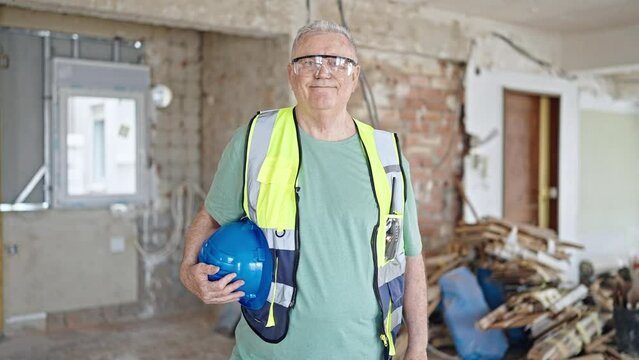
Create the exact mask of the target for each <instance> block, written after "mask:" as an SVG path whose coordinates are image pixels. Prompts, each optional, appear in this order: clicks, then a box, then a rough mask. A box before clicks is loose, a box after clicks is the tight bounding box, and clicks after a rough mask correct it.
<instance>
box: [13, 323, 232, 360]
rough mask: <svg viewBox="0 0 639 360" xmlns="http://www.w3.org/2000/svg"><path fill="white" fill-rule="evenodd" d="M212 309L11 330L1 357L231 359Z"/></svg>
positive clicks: (36, 359) (18, 359)
mask: <svg viewBox="0 0 639 360" xmlns="http://www.w3.org/2000/svg"><path fill="white" fill-rule="evenodd" d="M213 323H214V317H213V315H210V314H189V315H183V316H175V317H167V318H162V319H152V320H147V321H140V322H132V323H123V324H104V325H100V326H95V327H90V328H84V329H81V330H73V331H68V330H67V331H56V332H50V333H44V332H35V333H34V332H31V333H29V334H23V335H13V336H12V335H8V336H7V337H6V338H5V339H4V340H2V341H1V342H0V359H3V360H40V359H47V360H72V359H88V360H146V359H194V360H198V359H207V360H227V359H228V358H229V356H230V354H231V351H232V349H233V345H234V343H235V341H234V340H233V339H230V338H227V337H224V336H222V335H218V334H216V333H214V332H213V331H212V324H213Z"/></svg>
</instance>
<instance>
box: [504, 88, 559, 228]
mask: <svg viewBox="0 0 639 360" xmlns="http://www.w3.org/2000/svg"><path fill="white" fill-rule="evenodd" d="M558 123H559V99H558V98H549V97H545V96H540V95H537V94H527V93H523V92H517V91H512V90H505V91H504V204H503V205H504V217H505V218H506V219H509V220H512V221H516V222H521V223H527V224H532V225H538V226H543V227H549V228H553V229H555V230H557V211H556V210H557V208H556V205H557V196H558V194H557V190H556V189H557V174H558V151H557V149H558V139H559V136H558V135H559V134H558V132H559V127H558Z"/></svg>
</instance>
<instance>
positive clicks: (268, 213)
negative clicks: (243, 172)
mask: <svg viewBox="0 0 639 360" xmlns="http://www.w3.org/2000/svg"><path fill="white" fill-rule="evenodd" d="M296 175H297V168H296V167H295V165H294V164H293V163H292V162H291V161H290V160H288V159H286V158H282V157H273V156H267V157H266V158H265V159H264V162H263V163H262V167H261V168H260V172H259V174H258V176H257V181H258V182H259V183H260V191H259V195H258V198H257V224H258V225H259V226H260V227H261V228H272V229H279V230H281V229H293V228H295V177H296Z"/></svg>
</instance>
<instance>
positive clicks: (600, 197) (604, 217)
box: [578, 96, 639, 271]
mask: <svg viewBox="0 0 639 360" xmlns="http://www.w3.org/2000/svg"><path fill="white" fill-rule="evenodd" d="M580 104H581V114H580V150H579V155H580V163H581V166H580V171H579V174H580V176H579V198H580V200H581V202H580V207H579V215H578V237H579V241H580V242H581V243H582V244H584V245H586V250H585V251H584V252H583V254H582V257H583V258H585V259H590V260H591V261H593V263H594V265H595V268H596V269H597V270H598V271H602V270H605V269H614V268H617V267H618V266H620V265H627V262H628V260H629V259H630V257H631V256H633V255H635V256H636V255H639V186H637V184H639V161H637V159H639V141H638V140H637V139H638V138H639V104H637V103H632V102H622V101H612V100H609V99H602V98H593V97H590V96H582V98H581V99H580Z"/></svg>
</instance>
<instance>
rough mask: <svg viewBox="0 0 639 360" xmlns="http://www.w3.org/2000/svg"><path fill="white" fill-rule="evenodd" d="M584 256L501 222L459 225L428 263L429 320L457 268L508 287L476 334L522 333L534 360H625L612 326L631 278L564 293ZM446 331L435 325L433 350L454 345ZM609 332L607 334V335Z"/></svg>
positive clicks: (540, 233)
mask: <svg viewBox="0 0 639 360" xmlns="http://www.w3.org/2000/svg"><path fill="white" fill-rule="evenodd" d="M579 249H583V247H582V246H580V245H578V244H574V243H571V242H567V241H563V240H560V239H559V238H558V236H557V234H556V233H555V232H554V231H552V230H548V229H542V228H538V227H534V226H530V225H523V224H516V223H513V222H510V221H506V220H503V219H496V218H484V219H482V220H481V221H479V222H478V223H476V224H462V225H460V226H458V227H457V228H456V229H455V232H454V239H453V241H452V242H451V243H450V244H449V245H448V247H447V249H446V250H445V251H441V252H440V253H438V254H437V255H436V256H427V257H426V258H425V259H424V263H425V265H426V269H427V273H428V284H429V296H428V298H429V305H428V315H429V317H430V316H431V315H432V314H434V313H436V311H435V310H436V309H437V305H438V303H439V302H440V301H441V294H440V291H439V287H438V286H437V284H438V281H439V278H440V277H441V276H442V275H443V274H445V273H447V272H448V271H450V270H452V269H454V268H457V267H459V266H468V267H470V268H472V269H477V268H480V269H481V268H483V269H487V270H488V271H489V273H490V281H493V282H495V283H498V284H500V285H501V286H502V287H503V292H504V295H505V302H504V303H503V304H502V305H500V306H499V307H497V308H495V309H494V310H493V311H492V312H490V313H489V314H487V315H486V316H484V317H483V318H481V319H480V320H479V321H477V323H476V326H477V328H479V329H482V330H489V329H517V328H521V329H524V330H525V331H526V333H527V334H528V336H529V338H530V339H531V340H533V341H534V344H533V345H532V347H531V348H530V350H529V351H528V354H527V356H526V358H527V359H530V360H553V359H567V358H571V357H573V356H577V355H583V356H582V357H581V358H582V359H584V360H597V359H626V358H628V357H627V356H626V355H624V354H621V353H620V352H619V351H618V350H617V349H616V348H615V345H614V341H615V333H614V328H613V327H612V321H611V319H612V312H613V309H614V307H615V306H620V305H623V306H624V307H625V303H626V294H628V293H629V289H630V288H631V286H630V276H629V274H628V276H625V279H624V275H623V274H615V275H612V276H600V277H598V278H596V279H594V278H593V277H592V276H591V277H590V279H591V280H590V281H588V282H587V283H586V285H578V286H576V287H573V288H564V287H562V286H563V284H564V283H565V273H566V271H567V270H568V268H569V261H570V257H571V252H572V251H573V250H579ZM633 270H635V272H636V274H635V273H633V275H636V276H633V280H635V282H634V283H633V287H632V289H633V291H634V292H631V294H632V295H633V296H636V297H637V300H635V298H634V297H630V299H632V300H633V301H639V264H638V265H637V267H636V268H634V267H633ZM592 279H594V280H592ZM635 293H636V295H635ZM500 303H501V302H500ZM498 304H499V303H497V304H496V305H494V306H497V305H498ZM442 327H443V330H445V326H444V325H435V326H432V325H431V330H430V336H431V345H434V344H435V343H436V344H437V345H439V346H446V345H451V344H450V343H451V341H452V339H451V338H450V336H443V334H445V333H446V332H445V331H443V330H442ZM605 329H610V330H607V331H608V332H607V333H605V334H604V335H602V332H603V331H604V330H605Z"/></svg>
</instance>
